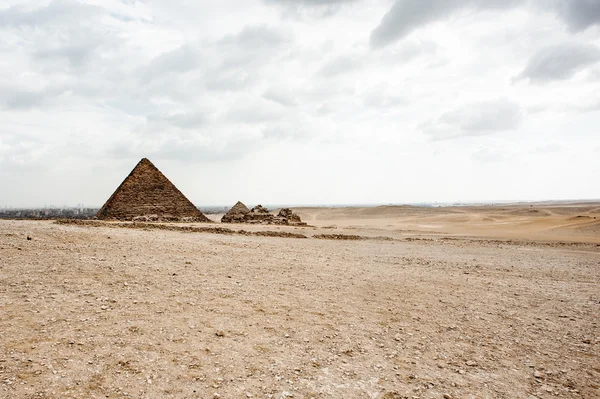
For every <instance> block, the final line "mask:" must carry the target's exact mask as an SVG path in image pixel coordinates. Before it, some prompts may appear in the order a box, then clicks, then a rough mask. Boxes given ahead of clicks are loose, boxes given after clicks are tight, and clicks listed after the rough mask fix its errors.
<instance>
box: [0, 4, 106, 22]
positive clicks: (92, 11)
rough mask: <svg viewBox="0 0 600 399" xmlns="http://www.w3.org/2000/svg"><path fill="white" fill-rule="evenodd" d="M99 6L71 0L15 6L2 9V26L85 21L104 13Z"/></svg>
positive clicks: (0, 17)
mask: <svg viewBox="0 0 600 399" xmlns="http://www.w3.org/2000/svg"><path fill="white" fill-rule="evenodd" d="M104 13H105V11H104V10H103V9H102V8H101V7H98V6H93V5H89V4H83V3H80V2H76V1H69V0H54V1H51V2H50V3H49V4H48V5H47V6H45V7H40V8H36V9H28V8H25V7H22V6H13V7H9V8H7V9H5V10H1V11H0V26H41V25H46V24H53V23H62V22H63V21H65V20H73V21H85V20H86V19H88V18H91V17H95V16H98V15H101V14H104Z"/></svg>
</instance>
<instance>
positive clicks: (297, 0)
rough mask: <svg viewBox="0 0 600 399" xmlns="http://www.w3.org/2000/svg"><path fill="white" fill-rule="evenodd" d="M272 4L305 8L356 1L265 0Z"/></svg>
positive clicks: (353, 0)
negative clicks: (295, 5)
mask: <svg viewBox="0 0 600 399" xmlns="http://www.w3.org/2000/svg"><path fill="white" fill-rule="evenodd" d="M265 1H266V2H267V3H273V4H303V5H307V6H328V5H332V4H345V3H354V2H356V1H358V0H265Z"/></svg>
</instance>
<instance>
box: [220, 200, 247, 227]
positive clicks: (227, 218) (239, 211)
mask: <svg viewBox="0 0 600 399" xmlns="http://www.w3.org/2000/svg"><path fill="white" fill-rule="evenodd" d="M248 212H250V209H248V207H247V206H246V205H244V204H243V203H242V202H241V201H238V202H237V203H236V204H235V205H234V206H233V207H232V208H231V209H230V210H229V212H227V213H226V214H225V215H223V217H222V218H221V223H243V222H244V216H245V215H246V214H247V213H248Z"/></svg>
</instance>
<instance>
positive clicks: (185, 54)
mask: <svg viewBox="0 0 600 399" xmlns="http://www.w3.org/2000/svg"><path fill="white" fill-rule="evenodd" d="M201 61H202V55H201V52H200V49H199V48H197V47H193V46H190V45H183V46H180V47H178V48H176V49H174V50H171V51H167V52H165V53H163V54H160V55H159V56H157V57H156V58H154V59H153V60H152V61H150V63H149V64H148V66H146V67H144V69H143V70H142V72H141V79H142V80H143V81H144V82H150V81H152V80H153V79H155V78H163V77H164V76H165V75H169V74H180V73H185V72H188V71H190V70H193V69H195V68H197V67H199V65H200V63H201Z"/></svg>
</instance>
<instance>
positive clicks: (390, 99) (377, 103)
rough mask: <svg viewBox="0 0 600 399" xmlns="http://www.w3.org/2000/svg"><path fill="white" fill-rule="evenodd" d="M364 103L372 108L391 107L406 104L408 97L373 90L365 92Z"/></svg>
mask: <svg viewBox="0 0 600 399" xmlns="http://www.w3.org/2000/svg"><path fill="white" fill-rule="evenodd" d="M364 103H365V105H367V106H369V107H373V108H393V107H397V106H401V105H405V104H408V99H407V98H405V97H403V96H401V95H398V94H388V93H386V92H384V91H374V90H373V91H370V92H368V93H366V94H365V96H364Z"/></svg>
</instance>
